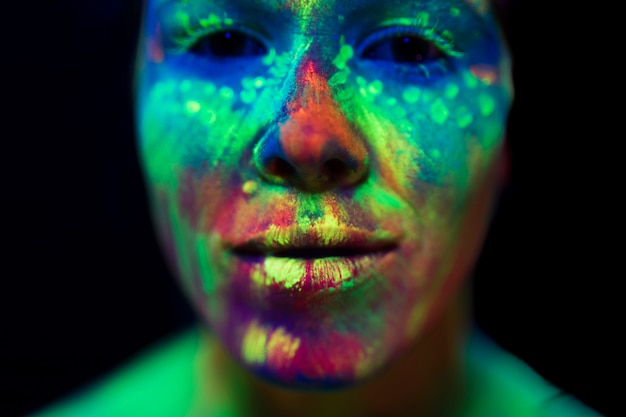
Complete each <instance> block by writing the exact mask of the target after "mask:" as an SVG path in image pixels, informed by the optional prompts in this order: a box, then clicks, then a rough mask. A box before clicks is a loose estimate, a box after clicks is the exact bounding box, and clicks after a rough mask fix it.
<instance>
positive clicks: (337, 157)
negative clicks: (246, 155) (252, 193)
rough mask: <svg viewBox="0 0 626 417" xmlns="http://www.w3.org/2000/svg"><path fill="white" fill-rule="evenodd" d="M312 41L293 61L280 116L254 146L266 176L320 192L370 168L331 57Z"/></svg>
mask: <svg viewBox="0 0 626 417" xmlns="http://www.w3.org/2000/svg"><path fill="white" fill-rule="evenodd" d="M323 54H324V52H322V50H321V49H320V48H317V47H315V46H314V45H313V44H310V45H308V47H307V49H306V50H305V51H304V53H303V54H302V55H301V56H300V57H299V58H298V59H297V61H296V62H294V64H293V65H294V66H293V67H292V71H291V75H290V77H289V78H290V79H288V80H287V83H290V84H291V86H289V85H287V84H286V85H285V87H286V88H285V90H286V91H287V92H288V93H287V94H286V95H285V98H284V101H283V103H284V104H283V105H282V108H283V114H282V117H281V121H279V122H277V124H275V125H274V126H273V127H271V128H270V129H269V130H268V132H267V134H265V135H264V136H263V138H262V139H261V140H260V141H259V142H258V143H257V145H256V146H255V150H254V152H253V155H254V156H253V157H254V160H255V166H256V167H257V170H258V172H259V173H260V174H261V176H262V177H263V178H264V179H266V180H267V181H270V182H273V183H277V184H286V185H289V186H294V187H297V188H300V189H302V190H307V191H313V192H321V191H324V190H328V189H331V188H334V187H341V188H345V187H351V186H354V185H356V184H358V183H360V182H361V181H362V180H363V179H364V178H365V177H366V175H367V172H368V161H369V158H368V150H367V146H366V144H365V142H364V140H363V137H361V135H359V134H358V132H357V129H356V128H355V127H354V126H353V125H352V124H351V123H350V121H349V120H348V117H347V115H346V113H345V112H344V110H343V109H342V108H341V105H340V103H339V102H338V101H337V99H336V98H335V96H334V94H333V89H332V88H331V86H330V85H329V84H328V79H329V76H332V73H333V70H332V69H330V70H329V68H330V67H331V64H330V63H331V62H332V61H331V60H330V59H328V58H324V56H323Z"/></svg>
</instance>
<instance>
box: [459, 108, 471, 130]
mask: <svg viewBox="0 0 626 417" xmlns="http://www.w3.org/2000/svg"><path fill="white" fill-rule="evenodd" d="M456 119H457V123H458V124H459V127H460V128H464V127H467V126H469V125H470V124H471V123H472V122H473V121H474V116H473V115H472V113H471V112H470V111H469V109H468V108H467V107H466V106H460V107H459V108H458V109H457V110H456Z"/></svg>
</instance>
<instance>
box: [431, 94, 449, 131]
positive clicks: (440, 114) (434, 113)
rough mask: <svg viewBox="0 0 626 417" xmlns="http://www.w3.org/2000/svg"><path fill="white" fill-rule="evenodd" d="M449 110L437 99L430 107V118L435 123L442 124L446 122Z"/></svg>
mask: <svg viewBox="0 0 626 417" xmlns="http://www.w3.org/2000/svg"><path fill="white" fill-rule="evenodd" d="M449 115H450V110H448V108H447V107H446V105H445V104H444V103H443V101H442V100H441V99H440V98H438V99H437V100H435V102H434V103H433V104H431V105H430V117H431V119H433V121H434V122H435V123H438V124H440V125H441V124H444V123H445V121H446V120H448V116H449Z"/></svg>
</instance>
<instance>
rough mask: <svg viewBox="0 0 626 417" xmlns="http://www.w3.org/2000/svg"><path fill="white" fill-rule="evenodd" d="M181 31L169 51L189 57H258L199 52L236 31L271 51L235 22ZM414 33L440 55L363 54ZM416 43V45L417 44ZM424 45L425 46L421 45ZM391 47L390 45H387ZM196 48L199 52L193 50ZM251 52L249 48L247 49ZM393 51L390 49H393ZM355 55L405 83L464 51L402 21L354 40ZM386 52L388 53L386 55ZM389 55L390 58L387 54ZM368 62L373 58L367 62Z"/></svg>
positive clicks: (439, 70)
mask: <svg viewBox="0 0 626 417" xmlns="http://www.w3.org/2000/svg"><path fill="white" fill-rule="evenodd" d="M185 32H186V33H184V34H180V35H178V36H176V37H174V38H173V39H172V40H173V44H174V46H173V48H172V50H171V52H173V53H175V54H176V55H182V56H188V57H191V58H194V59H195V58H200V59H204V58H213V59H219V58H226V59H228V58H234V59H239V58H247V59H249V58H260V57H262V55H261V54H258V53H256V54H248V55H246V54H244V55H245V56H230V57H229V56H219V55H214V56H210V54H209V55H207V54H205V53H203V52H202V48H203V47H204V48H205V49H207V51H208V52H211V51H210V50H211V46H210V45H209V46H208V48H206V46H207V45H206V44H205V45H203V42H209V43H210V42H211V39H210V38H211V37H212V36H214V35H219V34H222V33H226V32H233V33H236V34H237V35H236V36H239V35H244V36H245V37H246V38H247V41H248V42H251V43H249V44H248V45H247V46H248V47H252V46H255V45H253V43H254V42H256V44H257V45H256V46H258V45H260V46H262V47H263V48H264V50H265V51H266V52H267V51H269V50H270V48H269V47H268V45H269V44H270V43H269V42H268V41H267V38H266V37H264V36H263V35H261V34H260V33H259V31H257V30H252V29H249V28H247V27H245V26H241V25H237V24H227V25H224V24H219V25H211V26H207V27H200V28H199V27H189V28H188V29H187V30H186V31H185ZM402 35H404V36H413V37H415V38H416V40H423V41H424V42H427V43H429V44H430V45H431V46H432V47H434V48H435V49H436V51H438V52H440V54H441V56H439V57H433V58H431V59H428V57H427V58H426V59H424V61H423V62H419V61H416V62H402V61H396V60H395V59H393V58H392V59H391V60H390V59H368V58H367V57H364V56H363V54H364V53H365V52H366V51H368V49H371V48H376V47H377V46H378V48H381V47H383V46H386V42H392V41H394V40H397V39H398V38H399V37H400V36H402ZM418 46H419V45H418ZM421 46H424V45H421ZM389 47H391V46H389ZM194 49H197V50H199V51H201V52H198V51H194ZM247 51H248V52H250V50H249V49H247ZM392 54H393V52H392ZM355 55H356V57H359V58H357V59H359V61H360V63H361V64H364V65H365V67H366V68H368V69H373V70H382V71H384V72H385V73H387V74H388V75H389V76H392V77H396V78H399V79H401V80H403V81H408V82H428V81H433V80H434V79H436V78H437V77H440V76H443V75H445V74H446V73H448V72H449V71H453V70H454V60H455V59H456V58H459V57H462V56H463V52H461V51H459V50H457V49H456V47H455V45H454V41H453V39H452V36H451V34H450V33H449V32H448V31H443V32H441V33H438V32H437V31H436V30H435V29H433V28H430V27H424V26H423V24H420V23H419V22H413V21H410V22H402V23H396V24H394V23H393V22H392V23H390V24H388V25H386V26H383V27H381V28H379V29H377V30H375V31H374V32H373V33H370V34H369V35H367V36H365V37H364V38H363V39H362V40H360V41H359V42H357V47H356V48H355ZM386 55H388V54H386ZM387 58H389V57H387ZM367 61H374V62H375V63H372V62H367Z"/></svg>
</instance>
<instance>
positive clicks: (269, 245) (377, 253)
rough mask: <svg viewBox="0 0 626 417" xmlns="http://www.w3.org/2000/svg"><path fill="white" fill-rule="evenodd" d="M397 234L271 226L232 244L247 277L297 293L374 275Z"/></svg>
mask: <svg viewBox="0 0 626 417" xmlns="http://www.w3.org/2000/svg"><path fill="white" fill-rule="evenodd" d="M396 249H398V239H397V238H393V237H391V236H390V235H389V234H384V233H382V232H378V233H370V232H364V231H362V230H355V229H348V228H344V229H341V230H340V231H338V230H337V229H334V230H332V231H330V230H327V231H326V233H321V231H320V230H315V229H311V230H309V231H308V232H305V233H302V232H301V231H295V230H291V229H282V230H272V231H270V232H267V233H261V234H258V235H255V236H253V237H250V238H249V239H245V240H244V241H242V242H241V243H239V244H237V245H233V246H232V247H231V248H230V253H231V254H232V255H233V256H234V257H235V258H237V259H238V260H239V264H240V266H241V268H242V269H243V270H245V271H246V272H247V274H248V275H249V277H250V280H251V281H253V282H256V283H257V284H260V285H263V286H264V287H268V288H270V289H276V290H279V291H282V290H290V291H295V292H297V293H299V294H301V293H305V294H306V293H309V294H310V293H318V292H320V291H324V290H331V292H333V291H334V290H337V289H347V288H353V287H354V286H355V285H356V284H357V283H359V282H364V281H366V280H367V278H368V277H371V276H374V275H376V273H375V271H376V270H380V269H381V265H382V262H383V260H384V259H386V258H387V257H388V256H389V255H391V254H392V253H394V252H395V251H396Z"/></svg>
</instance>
